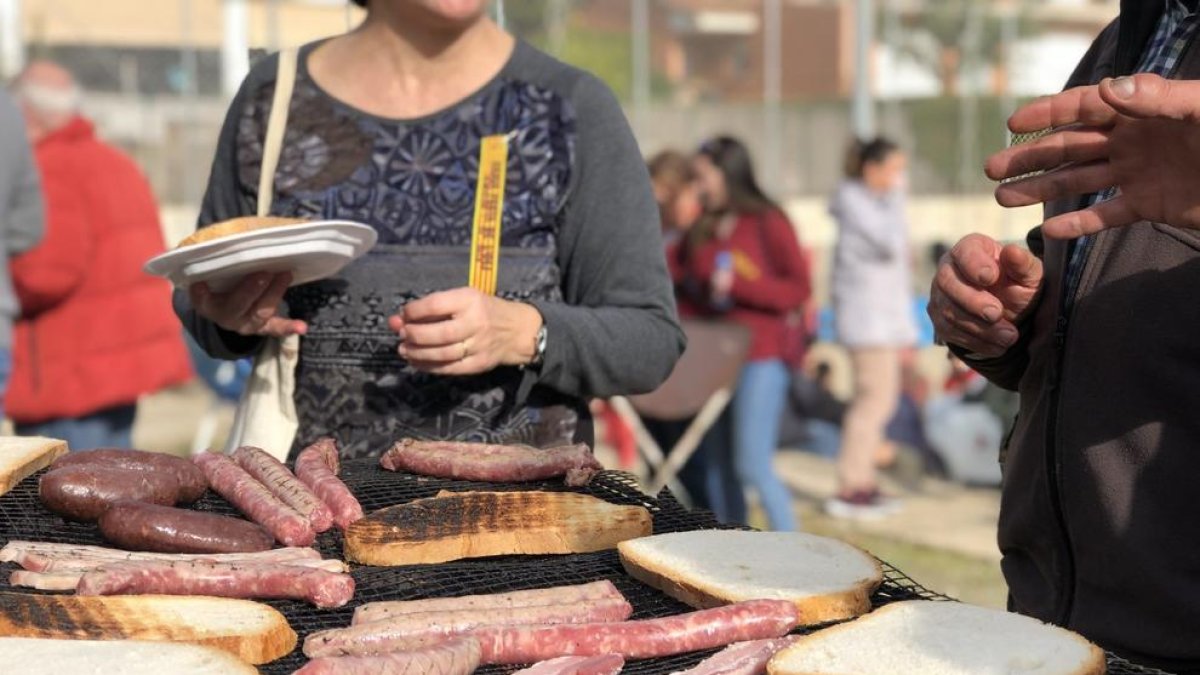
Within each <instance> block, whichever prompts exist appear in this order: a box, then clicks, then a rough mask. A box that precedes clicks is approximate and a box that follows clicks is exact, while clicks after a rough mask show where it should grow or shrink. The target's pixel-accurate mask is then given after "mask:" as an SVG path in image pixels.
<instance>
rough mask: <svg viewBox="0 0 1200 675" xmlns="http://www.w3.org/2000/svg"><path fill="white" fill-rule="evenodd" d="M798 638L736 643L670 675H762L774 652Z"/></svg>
mask: <svg viewBox="0 0 1200 675" xmlns="http://www.w3.org/2000/svg"><path fill="white" fill-rule="evenodd" d="M798 639H799V638H798V637H795V636H792V637H782V638H779V639H778V640H754V641H751V642H738V643H735V644H731V645H729V646H728V647H726V648H725V649H722V650H721V651H719V652H717V653H716V654H713V655H712V656H710V657H708V658H707V659H704V660H703V661H701V662H700V663H698V664H696V665H695V666H693V667H692V668H688V669H687V670H684V671H681V672H678V673H672V675H762V673H765V672H767V663H768V662H769V661H770V660H771V657H772V656H775V654H776V652H778V651H780V650H781V649H783V648H784V647H789V646H791V644H792V643H793V642H795V641H796V640H798Z"/></svg>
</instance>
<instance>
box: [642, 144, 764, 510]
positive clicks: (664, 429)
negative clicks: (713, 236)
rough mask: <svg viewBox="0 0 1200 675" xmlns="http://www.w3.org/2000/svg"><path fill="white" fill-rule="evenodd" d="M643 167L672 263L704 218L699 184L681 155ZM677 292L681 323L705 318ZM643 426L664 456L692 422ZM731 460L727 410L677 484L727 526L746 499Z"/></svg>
mask: <svg viewBox="0 0 1200 675" xmlns="http://www.w3.org/2000/svg"><path fill="white" fill-rule="evenodd" d="M647 166H648V168H649V170H650V181H651V183H652V184H653V187H654V198H655V200H656V201H657V202H658V211H659V214H660V217H661V219H662V232H663V246H664V247H665V250H666V255H667V258H668V261H673V260H676V259H677V258H678V256H679V254H680V247H681V246H686V245H687V244H686V242H687V233H688V232H689V231H690V230H691V229H692V228H693V227H695V226H696V224H697V222H698V221H699V220H700V218H701V216H702V215H703V214H704V208H703V203H702V195H701V193H700V186H699V185H698V184H697V182H696V172H695V171H694V170H693V168H692V158H691V157H689V156H688V155H686V154H684V153H682V152H678V151H676V150H664V151H662V152H660V153H658V154H656V155H654V156H653V157H651V158H650V160H649V161H648V162H647ZM670 267H671V272H672V277H673V281H674V282H675V283H676V284H677V286H679V285H680V284H682V283H683V282H684V279H683V275H684V272H683V270H682V268H681V267H680V266H679V265H676V264H672V265H670ZM676 290H677V293H676V306H677V307H678V310H679V316H680V318H681V319H688V318H695V317H698V316H700V315H702V314H703V308H702V307H697V306H696V305H695V303H694V301H693V299H692V298H691V297H690V296H689V295H688V294H686V293H679V292H678V290H679V288H677V289H676ZM642 422H643V423H644V424H645V426H646V431H648V432H649V433H650V435H651V436H653V437H654V441H655V442H656V443H658V445H659V447H660V448H662V449H663V451H664V452H665V451H668V450H670V449H671V448H672V447H674V446H675V444H676V443H678V442H679V439H680V438H682V437H683V434H684V432H685V431H686V430H687V428H688V426H689V425H690V424H691V423H692V419H690V418H689V419H681V420H661V419H653V418H643V419H642ZM731 457H732V456H731V454H730V451H729V415H728V412H726V413H723V414H722V415H721V417H720V418H719V419H718V420H717V421H716V422H715V423H714V424H713V425H712V426H711V427H709V429H708V431H707V433H705V435H704V438H703V439H702V440H701V441H700V445H699V446H697V447H696V449H695V451H694V452H693V453H692V456H691V457H689V458H688V461H687V463H686V464H684V465H683V468H682V469H680V471H679V482H680V483H681V484H682V485H683V488H684V489H685V490H687V492H688V494H689V495H690V496H691V498H692V505H693V506H695V507H697V508H701V509H706V510H709V511H712V512H713V513H714V514H716V515H717V517H718V518H719V519H721V520H723V521H725V522H735V523H742V522H744V521H745V508H744V506H743V505H744V504H745V496H744V495H743V494H742V489H741V483H740V482H739V481H738V480H737V478H736V475H735V474H736V472H735V470H734V469H733V463H732V459H731ZM731 505H732V506H731Z"/></svg>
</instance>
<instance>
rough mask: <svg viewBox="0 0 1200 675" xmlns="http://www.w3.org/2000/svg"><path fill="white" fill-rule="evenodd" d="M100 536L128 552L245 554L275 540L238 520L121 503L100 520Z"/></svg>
mask: <svg viewBox="0 0 1200 675" xmlns="http://www.w3.org/2000/svg"><path fill="white" fill-rule="evenodd" d="M100 533H101V534H103V535H104V538H105V539H107V540H108V541H109V542H111V543H113V544H116V545H117V546H120V547H121V548H124V549H129V550H131V551H154V552H158V553H246V552H251V551H266V550H267V549H270V548H271V546H273V545H274V543H275V539H274V538H273V537H272V536H271V535H270V533H268V532H267V531H266V530H264V529H263V528H261V527H259V526H258V525H255V524H254V523H251V522H249V521H246V520H242V519H241V518H233V517H230V516H219V515H217V514H215V513H202V512H200V511H189V510H187V509H177V508H174V507H171V506H158V505H155V504H146V503H143V502H130V501H123V502H118V503H117V504H115V505H113V506H112V508H110V509H109V510H108V511H107V512H105V514H104V515H103V516H101V517H100Z"/></svg>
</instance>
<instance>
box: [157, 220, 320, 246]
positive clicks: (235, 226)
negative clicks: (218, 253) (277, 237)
mask: <svg viewBox="0 0 1200 675" xmlns="http://www.w3.org/2000/svg"><path fill="white" fill-rule="evenodd" d="M307 222H308V221H307V220H305V219H303V218H278V217H275V216H245V217H243V218H233V219H231V220H223V221H221V222H219V223H213V224H212V225H206V226H205V227H202V228H200V229H198V230H196V231H195V232H193V233H192V234H191V235H189V236H188V237H185V238H184V239H183V241H181V242H179V243H178V244H177V245H176V246H175V248H183V247H184V246H193V245H195V244H203V243H204V242H208V241H213V240H214V239H220V238H221V237H228V236H230V235H234V234H244V233H246V232H253V231H254V230H265V229H268V228H272V227H288V226H290V225H303V224H304V223H307Z"/></svg>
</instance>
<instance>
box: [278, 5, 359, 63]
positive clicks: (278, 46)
mask: <svg viewBox="0 0 1200 675" xmlns="http://www.w3.org/2000/svg"><path fill="white" fill-rule="evenodd" d="M348 6H349V4H347V7H348ZM267 49H268V50H269V51H273V52H277V51H279V0H267Z"/></svg>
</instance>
